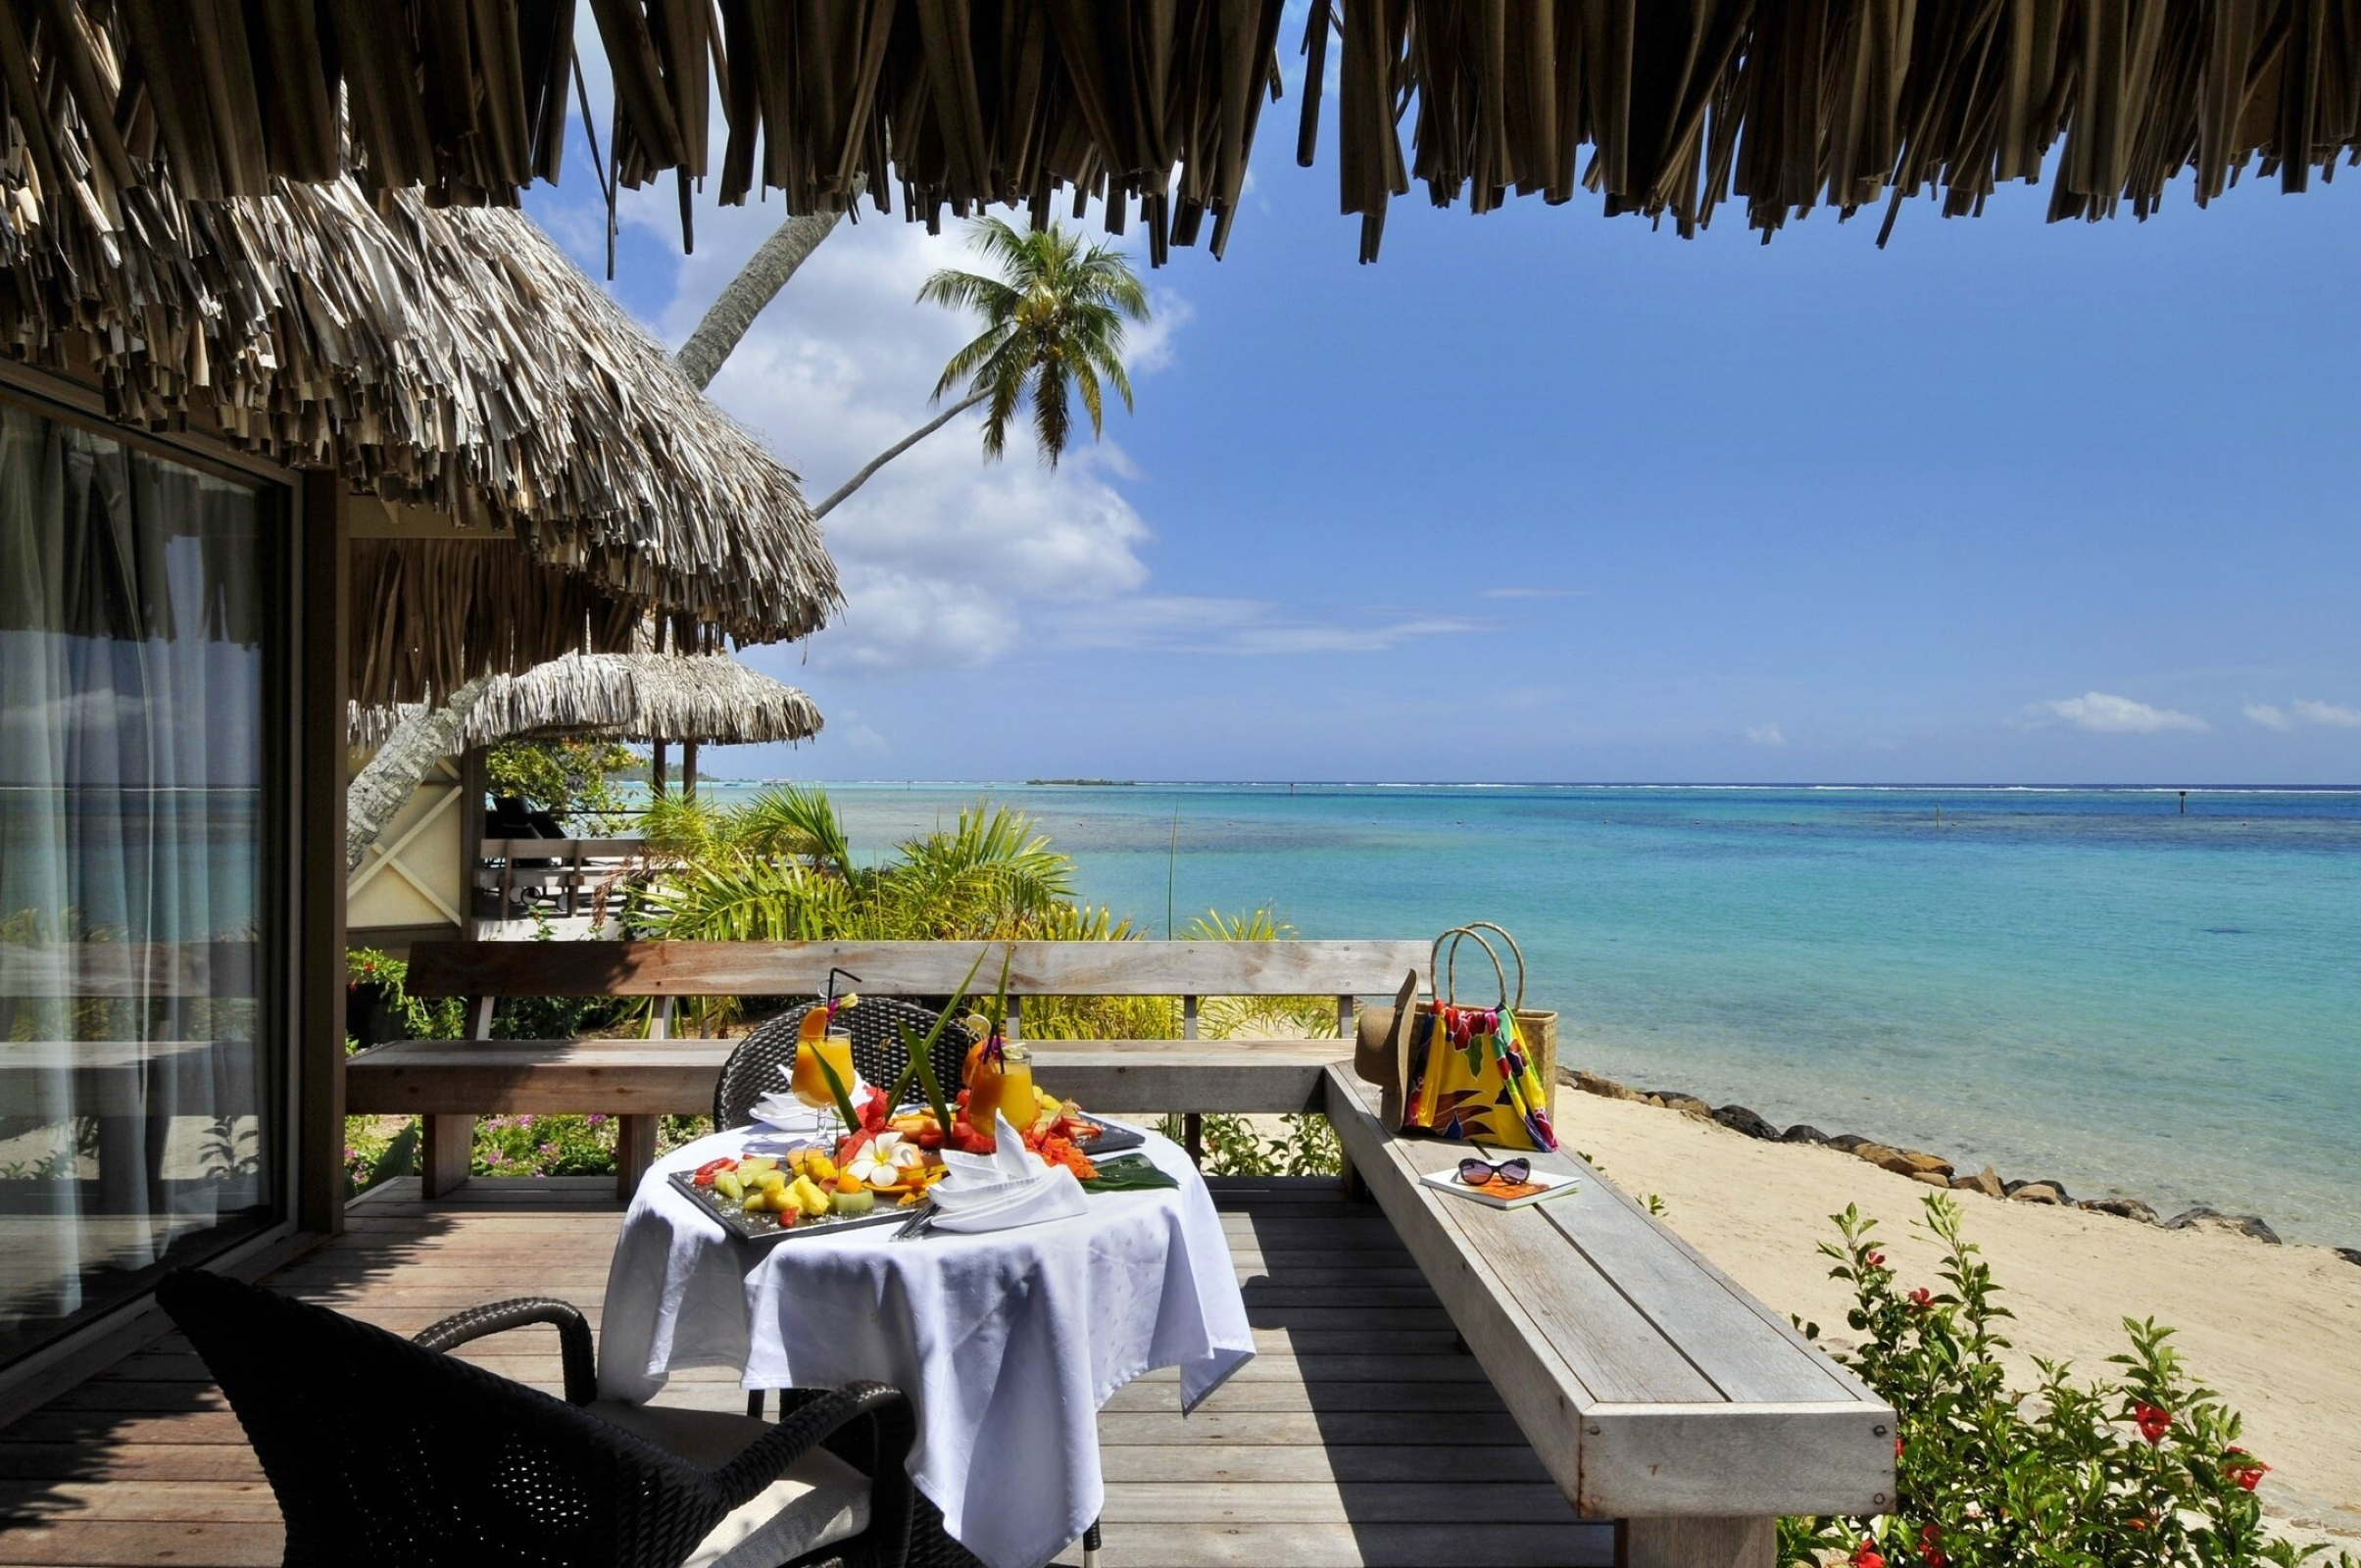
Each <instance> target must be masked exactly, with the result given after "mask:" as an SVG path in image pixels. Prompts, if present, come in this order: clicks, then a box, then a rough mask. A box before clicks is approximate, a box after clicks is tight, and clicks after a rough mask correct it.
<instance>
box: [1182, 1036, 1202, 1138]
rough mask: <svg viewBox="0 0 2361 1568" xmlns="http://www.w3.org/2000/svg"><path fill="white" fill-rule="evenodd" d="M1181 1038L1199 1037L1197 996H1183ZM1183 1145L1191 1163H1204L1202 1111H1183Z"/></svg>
mask: <svg viewBox="0 0 2361 1568" xmlns="http://www.w3.org/2000/svg"><path fill="white" fill-rule="evenodd" d="M1181 1038H1182V1039H1183V1040H1195V1039H1196V1038H1197V999H1196V998H1195V997H1183V998H1181ZM1181 1147H1182V1148H1183V1149H1186V1150H1187V1151H1188V1152H1189V1163H1190V1164H1192V1165H1202V1164H1204V1163H1205V1116H1204V1114H1203V1113H1202V1112H1200V1111H1194V1110H1186V1109H1184V1110H1183V1111H1182V1112H1181Z"/></svg>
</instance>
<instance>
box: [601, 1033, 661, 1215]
mask: <svg viewBox="0 0 2361 1568" xmlns="http://www.w3.org/2000/svg"><path fill="white" fill-rule="evenodd" d="M648 1038H649V1039H650V1040H669V1039H671V1038H672V999H671V998H670V997H658V998H657V999H656V1000H655V1001H654V1003H652V1004H651V1005H650V1006H649V1009H648ZM660 1131H662V1124H661V1119H660V1118H658V1117H655V1116H643V1115H624V1116H617V1117H616V1118H615V1197H617V1198H620V1199H623V1200H625V1201H629V1199H630V1197H631V1195H632V1194H633V1193H635V1192H637V1191H638V1190H639V1180H640V1178H641V1177H642V1176H645V1175H647V1174H648V1167H649V1166H651V1165H653V1164H655V1163H656V1145H657V1141H658V1140H657V1135H658V1133H659V1132H660Z"/></svg>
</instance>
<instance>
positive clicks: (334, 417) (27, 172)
mask: <svg viewBox="0 0 2361 1568" xmlns="http://www.w3.org/2000/svg"><path fill="white" fill-rule="evenodd" d="M4 31H5V25H4V24H0V32H4ZM91 176H92V177H93V178H96V177H98V170H97V167H96V166H93V168H92V170H91ZM51 189H54V187H50V186H47V185H45V184H44V182H43V180H42V179H41V177H40V175H39V173H38V172H37V171H35V170H34V169H32V168H31V167H30V165H29V164H28V162H27V160H26V158H25V155H24V153H23V151H22V150H20V155H19V157H18V158H17V159H16V160H14V161H13V167H10V168H6V169H0V198H4V201H0V345H4V346H5V347H6V349H7V350H8V351H9V352H12V353H14V354H15V355H16V356H17V357H18V358H20V359H22V360H25V361H28V362H31V363H34V364H38V365H43V366H46V367H49V368H56V369H61V370H67V371H70V372H75V373H79V374H82V375H85V376H94V377H95V378H96V379H97V380H98V381H99V383H100V384H101V386H102V388H103V390H104V393H105V396H106V400H107V404H108V407H109V411H110V413H111V414H113V415H114V417H117V418H119V419H121V420H123V421H125V422H128V423H132V424H139V425H145V426H150V427H185V428H190V429H194V430H198V431H202V432H205V433H208V434H212V435H216V436H219V437H220V438H221V439H223V440H225V441H228V442H230V443H232V444H235V445H237V446H240V447H243V448H245V449H247V450H250V451H254V452H257V453H260V454H263V455H265V456H268V457H271V458H272V459H274V460H277V461H279V462H283V463H285V464H287V465H289V466H299V467H314V468H329V469H333V470H335V471H337V472H339V473H340V474H341V475H342V476H343V478H344V479H345V481H346V482H347V483H348V484H349V485H350V486H351V487H352V488H353V489H355V490H356V491H362V492H368V493H371V494H375V495H378V496H381V497H385V498H389V499H393V500H397V501H401V502H406V503H414V504H418V505H420V506H423V507H425V508H429V509H432V510H433V511H435V512H437V513H440V514H442V515H444V516H446V517H447V518H450V519H452V520H454V521H455V522H456V523H457V524H459V525H460V526H459V527H458V528H456V529H452V530H448V533H449V537H448V539H447V540H446V541H444V542H441V543H437V544H435V545H433V546H431V547H427V546H423V545H417V544H413V543H411V542H408V541H404V540H401V539H396V538H388V539H384V540H377V541H371V542H369V544H368V545H367V546H366V547H365V548H364V549H363V550H362V551H361V560H360V561H359V564H358V571H357V577H356V580H357V581H358V582H359V583H360V584H361V585H362V594H361V596H360V597H359V598H358V599H357V604H358V605H359V606H360V607H362V609H363V610H364V611H365V613H364V614H363V615H362V616H361V617H360V618H361V619H362V621H363V622H364V624H363V625H362V626H361V627H360V628H359V629H360V631H361V632H362V633H364V634H366V636H368V637H369V638H371V639H376V638H384V639H388V641H387V642H386V644H385V645H384V646H378V645H377V644H376V643H374V642H371V643H369V644H368V645H367V647H366V651H367V652H368V653H369V658H367V659H364V660H361V661H358V662H356V664H355V674H356V694H357V695H359V696H362V697H363V698H365V699H367V700H371V701H377V700H409V699H415V698H421V697H425V696H427V695H430V694H432V693H434V692H438V691H444V690H448V689H449V687H450V686H451V685H452V684H455V683H456V681H457V680H460V679H464V678H466V677H467V676H468V675H471V674H475V673H480V672H482V671H483V670H485V669H515V668H522V667H525V666H526V665H528V664H531V663H534V662H539V661H541V660H544V659H549V658H554V657H556V656H557V655H559V654H561V653H564V652H566V651H567V650H568V649H575V648H602V649H616V648H628V647H630V646H632V642H631V638H632V635H633V633H634V629H635V626H636V623H637V622H638V621H639V620H641V619H643V618H644V617H645V616H646V615H647V614H649V613H652V612H655V613H665V614H668V615H669V617H670V619H671V629H672V632H673V640H674V642H675V645H676V646H688V647H699V646H713V645H714V644H716V643H718V641H719V640H720V639H721V638H723V637H732V638H736V639H739V640H741V641H745V642H766V641H772V640H776V639H780V638H788V637H797V636H802V635H804V634H806V633H808V632H810V631H812V630H813V629H815V628H816V627H817V626H819V625H820V624H821V623H822V621H823V620H824V619H825V617H826V616H827V614H828V613H829V612H830V611H831V609H832V608H833V607H834V605H835V604H836V603H837V600H838V589H837V581H836V573H835V568H834V566H833V564H831V563H830V561H829V559H828V556H827V553H826V551H825V550H824V549H823V548H822V545H821V542H820V534H819V529H818V526H817V524H816V523H815V522H814V521H813V520H812V515H811V511H810V509H809V508H808V507H807V506H806V504H805V502H804V498H803V494H802V491H801V488H800V486H799V485H798V483H797V480H796V477H795V475H794V474H793V473H792V472H791V471H790V470H789V469H788V468H787V467H786V466H785V465H783V464H782V463H780V462H779V461H778V460H777V459H776V458H774V457H773V456H771V455H770V454H769V453H768V452H767V451H766V450H765V449H764V448H763V447H762V443H761V442H760V441H758V440H757V439H756V438H755V437H754V436H753V435H752V434H750V433H749V432H747V431H746V430H744V429H743V428H741V427H740V426H738V425H737V424H735V423H734V422H732V421H731V420H730V419H729V417H727V416H725V415H723V414H722V413H721V412H720V411H719V410H718V409H716V408H715V407H713V404H711V403H710V402H708V401H707V400H706V399H705V398H704V397H703V396H702V395H701V394H700V393H698V392H697V390H696V389H695V388H694V387H692V386H690V384H689V383H688V382H687V380H685V379H684V378H683V377H682V376H681V374H680V372H679V371H678V370H677V369H676V368H674V367H673V365H672V363H671V359H670V357H669V356H668V355H667V354H666V353H665V352H664V349H663V347H662V346H661V345H659V344H658V343H656V341H655V340H654V339H652V338H650V337H649V336H648V335H647V334H646V333H645V332H644V331H642V330H641V329H640V328H639V327H638V326H637V325H635V324H634V323H633V322H632V321H631V320H630V319H629V318H628V317H627V316H626V315H625V314H624V313H623V311H622V310H621V309H620V308H619V307H617V306H616V305H615V303H614V301H612V300H610V299H609V298H608V297H607V296H606V294H605V293H604V292H602V291H601V290H600V289H599V288H598V287H597V286H596V285H595V284H593V283H592V282H591V281H590V279H589V278H587V277H585V276H584V275H583V274H582V272H581V270H579V269H578V268H576V267H574V266H573V264H572V263H571V262H569V261H567V260H566V257H565V256H564V255H563V254H562V253H561V252H560V251H559V250H558V249H557V247H556V246H555V245H554V244H552V243H551V242H550V241H549V239H548V238H547V237H546V236H545V235H543V234H542V233H541V231H540V230H539V229H537V228H535V227H534V226H533V224H532V223H531V222H530V221H527V220H526V219H525V218H524V217H523V216H522V215H521V214H519V213H516V212H515V211H506V210H492V209H470V208H465V207H445V208H435V207H431V206H429V205H428V204H427V201H426V199H425V198H424V197H423V196H422V195H420V194H418V193H416V192H408V191H401V192H395V191H387V192H381V193H379V196H378V197H377V199H375V200H373V201H372V200H371V199H370V198H369V196H367V195H365V194H364V193H363V192H362V190H361V188H360V187H359V185H357V184H356V183H355V182H354V181H353V179H352V178H350V177H349V176H345V175H338V176H337V177H334V178H332V179H328V180H325V181H322V182H320V183H316V184H306V183H301V182H295V181H288V180H273V181H271V188H270V189H269V191H268V192H267V193H266V194H264V195H260V196H254V197H244V198H239V199H235V200H228V201H189V200H183V199H182V198H181V197H180V196H179V195H177V194H176V193H175V192H174V191H173V189H172V187H171V186H170V185H169V184H166V183H163V182H148V183H143V184H135V185H130V186H124V187H119V188H115V189H112V190H110V191H109V192H108V193H107V195H108V200H107V202H106V203H105V204H104V207H103V208H98V209H84V208H82V207H80V206H79V205H78V204H75V203H72V202H69V203H67V204H66V205H67V206H70V207H72V208H73V212H74V219H73V221H60V219H61V215H62V208H61V204H60V203H59V202H58V201H55V200H44V197H43V193H44V192H45V191H47V190H51ZM102 215H104V217H105V219H106V221H104V222H103V223H102V222H101V221H99V219H100V217H101V216H102ZM470 534H471V535H472V536H473V537H474V538H476V539H478V540H493V541H502V540H505V539H507V538H512V537H513V538H514V540H515V541H516V543H517V544H520V545H521V546H522V547H523V548H522V550H521V551H518V550H516V549H514V548H491V549H487V548H485V547H484V546H482V545H480V544H478V545H474V546H469V545H468V544H467V543H466V542H465V540H466V539H467V537H468V536H469V535H470ZM430 567H435V568H440V567H450V568H452V570H451V571H448V572H438V571H435V570H430V569H428V568H430ZM389 594H391V595H392V596H393V597H390V598H389V597H388V595H389ZM536 596H538V598H537V599H536ZM539 600H546V601H548V602H547V603H539V602H538V601H539ZM528 601H533V602H535V603H536V606H537V608H535V609H534V610H533V611H531V612H529V613H530V614H531V615H532V616H533V617H534V626H533V628H532V629H531V630H530V632H529V633H528V632H526V631H525V630H524V629H523V628H521V627H519V626H517V625H516V624H515V622H516V618H517V617H518V616H521V615H524V614H526V613H528V612H526V611H525V610H524V609H523V608H522V607H523V605H524V604H525V603H527V602H528ZM398 610H399V611H410V612H418V613H417V614H403V613H397V611H398ZM469 625H473V626H475V627H477V628H478V629H480V630H481V631H483V632H484V633H485V634H486V635H482V636H475V637H469V638H462V637H459V636H457V635H456V631H457V629H458V628H461V627H464V626H469ZM405 639H406V641H404V640H405Z"/></svg>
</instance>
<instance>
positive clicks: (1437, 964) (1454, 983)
mask: <svg viewBox="0 0 2361 1568" xmlns="http://www.w3.org/2000/svg"><path fill="white" fill-rule="evenodd" d="M1479 927H1482V928H1485V929H1490V930H1493V931H1500V927H1499V926H1497V925H1493V924H1492V922H1491V921H1489V920H1479V921H1476V922H1475V923H1474V924H1473V925H1455V926H1452V927H1451V929H1450V930H1448V931H1446V932H1444V933H1443V934H1442V935H1441V936H1439V937H1437V938H1436V939H1435V946H1434V948H1433V950H1432V951H1431V952H1429V954H1428V955H1427V975H1428V978H1429V980H1430V981H1431V982H1432V984H1433V985H1434V988H1435V1001H1436V1002H1437V1003H1438V1004H1440V1005H1443V1006H1446V1007H1455V1006H1457V1005H1459V944H1460V943H1462V942H1466V941H1473V942H1474V943H1475V945H1476V946H1477V947H1479V948H1482V949H1483V950H1484V956H1486V957H1487V958H1490V959H1491V960H1492V974H1493V978H1494V979H1495V980H1497V981H1499V982H1500V1011H1502V1012H1508V1011H1510V1010H1512V1009H1511V1007H1510V1005H1509V1001H1508V971H1507V970H1505V969H1503V968H1502V967H1501V966H1500V954H1498V953H1497V952H1495V951H1494V950H1493V946H1492V944H1491V943H1490V942H1488V941H1486V940H1485V939H1484V935H1483V931H1482V930H1480V929H1478V928H1479ZM1500 935H1501V936H1502V937H1506V936H1507V935H1508V933H1507V932H1505V931H1500ZM1446 942H1448V943H1450V944H1451V951H1450V953H1449V954H1446V953H1445V952H1444V949H1443V945H1444V944H1445V943H1446ZM1508 947H1509V951H1510V952H1512V953H1514V952H1515V951H1516V944H1515V943H1514V942H1510V943H1509V944H1508ZM1515 1005H1516V1006H1519V1007H1521V1006H1523V1005H1525V956H1524V955H1523V954H1521V953H1519V954H1517V963H1516V1004H1515Z"/></svg>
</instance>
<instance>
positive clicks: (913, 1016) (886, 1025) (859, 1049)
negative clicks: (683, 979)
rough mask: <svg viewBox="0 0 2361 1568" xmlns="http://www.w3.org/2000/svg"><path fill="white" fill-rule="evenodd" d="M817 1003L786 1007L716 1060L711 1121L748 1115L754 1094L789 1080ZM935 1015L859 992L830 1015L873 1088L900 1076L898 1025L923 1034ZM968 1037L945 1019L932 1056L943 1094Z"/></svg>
mask: <svg viewBox="0 0 2361 1568" xmlns="http://www.w3.org/2000/svg"><path fill="white" fill-rule="evenodd" d="M817 1005H819V1004H817V1003H813V1004H812V1005H809V1006H802V1007H790V1008H789V1009H788V1010H787V1011H785V1012H783V1013H780V1014H779V1015H778V1016H777V1017H776V1018H773V1019H771V1020H770V1021H769V1022H767V1023H765V1024H763V1025H762V1027H761V1028H759V1029H756V1030H755V1031H754V1032H753V1033H751V1034H749V1035H748V1036H747V1037H746V1038H745V1039H744V1040H742V1041H740V1042H739V1043H738V1048H737V1049H736V1050H735V1051H732V1052H731V1053H730V1054H729V1060H727V1061H726V1062H723V1063H722V1065H721V1077H720V1080H719V1081H718V1082H717V1083H715V1084H714V1085H713V1125H714V1126H715V1127H717V1128H728V1127H743V1126H745V1125H747V1123H749V1122H751V1121H753V1120H754V1107H755V1102H756V1101H758V1100H761V1099H762V1097H763V1096H764V1095H767V1094H769V1093H770V1092H771V1091H772V1090H774V1089H777V1090H783V1089H785V1088H786V1087H787V1077H786V1075H787V1074H788V1073H790V1072H793V1071H794V1070H795V1036H796V1031H797V1030H798V1029H799V1028H801V1027H802V1025H803V1022H804V1015H805V1014H806V1013H808V1012H810V1011H811V1010H812V1007H814V1006H817ZM941 1016H942V1014H941V1013H938V1012H934V1011H932V1010H930V1009H928V1008H925V1007H921V1006H918V1005H916V1004H914V1003H909V1002H899V1001H896V1000H895V999H894V998H892V997H863V998H861V1001H860V1002H859V1003H858V1004H856V1005H853V1006H850V1007H847V1008H845V1009H844V1010H843V1011H841V1012H839V1013H838V1014H837V1015H836V1022H837V1026H838V1027H839V1028H842V1029H844V1030H846V1031H847V1032H848V1033H850V1034H851V1035H852V1037H853V1066H854V1068H855V1069H856V1070H857V1071H859V1072H860V1074H861V1077H863V1078H865V1079H867V1080H868V1081H869V1082H870V1083H872V1084H875V1085H876V1086H877V1087H878V1088H879V1089H891V1088H893V1087H894V1081H895V1080H896V1079H898V1078H900V1077H901V1076H902V1070H903V1069H904V1068H905V1067H908V1066H909V1065H910V1048H909V1047H908V1045H906V1044H905V1042H904V1039H903V1036H904V1032H905V1031H908V1033H909V1037H910V1039H911V1040H923V1039H925V1038H926V1032H927V1031H928V1030H929V1029H932V1028H933V1027H934V1026H935V1020H936V1019H937V1018H939V1017H941ZM974 1044H975V1036H974V1035H972V1034H970V1033H969V1032H968V1031H967V1029H966V1027H965V1026H964V1025H962V1024H960V1023H959V1022H958V1021H957V1020H954V1021H953V1022H951V1023H949V1024H946V1025H944V1028H943V1034H942V1037H941V1038H940V1039H938V1040H937V1041H936V1042H935V1049H934V1051H933V1053H932V1055H931V1058H930V1059H931V1060H932V1061H933V1063H934V1069H935V1076H936V1078H937V1079H938V1080H940V1081H941V1083H942V1085H943V1093H944V1094H946V1095H957V1094H958V1093H959V1074H960V1072H961V1071H962V1070H963V1069H964V1068H965V1066H966V1063H967V1048H968V1047H970V1046H972V1045H974Z"/></svg>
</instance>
